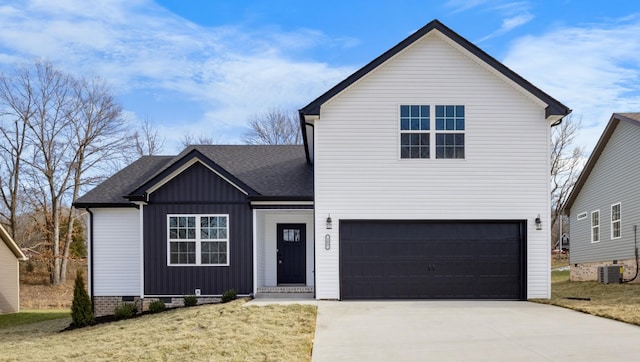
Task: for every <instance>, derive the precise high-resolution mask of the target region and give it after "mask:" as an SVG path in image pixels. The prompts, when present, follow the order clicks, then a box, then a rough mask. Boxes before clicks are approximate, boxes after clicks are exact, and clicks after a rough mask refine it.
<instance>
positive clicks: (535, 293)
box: [314, 33, 550, 299]
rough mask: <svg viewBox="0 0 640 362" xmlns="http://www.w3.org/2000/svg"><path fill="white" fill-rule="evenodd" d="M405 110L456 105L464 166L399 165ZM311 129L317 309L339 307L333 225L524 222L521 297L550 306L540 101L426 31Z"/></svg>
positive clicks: (546, 129)
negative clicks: (328, 224) (326, 302)
mask: <svg viewBox="0 0 640 362" xmlns="http://www.w3.org/2000/svg"><path fill="white" fill-rule="evenodd" d="M402 104H428V105H431V107H432V108H433V106H434V105H464V106H465V132H464V133H465V159H463V160H447V159H435V158H431V159H400V149H399V137H400V134H399V106H400V105H402ZM314 129H315V131H314V144H315V159H314V165H315V172H314V175H315V176H314V177H315V210H316V220H315V221H316V225H319V227H318V228H317V229H316V235H315V238H316V275H317V279H316V295H317V297H318V298H319V299H337V298H340V295H339V275H340V274H339V273H340V271H339V255H338V252H339V245H338V242H339V232H338V230H339V228H338V223H339V220H341V219H360V220H364V219H395V220H526V221H527V225H528V233H527V234H528V235H527V244H528V248H527V260H526V263H527V265H528V271H527V296H528V297H529V298H547V297H549V295H550V280H549V265H550V256H549V235H550V230H549V222H548V220H549V207H550V203H549V178H548V177H549V176H548V175H549V152H550V151H549V145H550V125H549V123H548V122H547V121H546V120H545V109H544V105H542V104H540V102H539V101H537V100H534V99H532V98H531V97H530V95H529V94H525V93H524V92H523V91H521V90H520V89H517V88H516V86H513V85H512V84H511V83H508V82H507V81H505V80H504V78H503V77H501V76H499V75H496V74H495V72H492V71H490V70H488V69H487V67H486V65H484V64H482V63H481V62H480V61H479V60H477V59H476V58H473V57H472V56H470V55H468V53H467V52H466V51H463V50H461V49H460V48H459V47H456V46H455V45H452V44H451V42H449V41H446V40H444V39H443V38H442V37H440V36H439V35H436V34H433V33H431V34H428V35H426V36H425V37H423V38H422V39H420V40H418V41H416V42H415V43H414V44H412V45H411V46H409V47H407V48H406V49H405V50H403V51H402V52H400V53H399V54H397V55H396V56H394V57H393V58H391V59H390V60H389V61H387V62H386V63H385V64H383V65H381V66H379V67H378V68H377V69H375V70H374V71H372V72H370V73H369V74H368V75H366V76H365V77H363V78H362V79H360V80H359V81H358V82H357V83H355V84H353V85H351V86H350V87H349V88H347V89H346V90H344V91H343V92H342V93H341V94H339V95H337V96H335V97H334V98H333V99H331V100H330V101H328V102H327V103H325V104H324V105H323V106H322V108H321V116H320V119H319V120H317V121H315V124H314ZM432 132H433V131H432ZM432 156H434V155H432ZM538 214H540V215H541V218H542V223H543V224H542V225H543V230H535V223H534V219H535V218H536V216H537V215H538ZM329 215H331V218H332V219H333V223H334V225H335V226H334V227H333V228H332V229H331V230H327V229H326V228H325V227H324V225H325V220H326V218H327V216H329ZM325 234H329V235H330V236H331V248H330V250H325V247H324V244H325V242H324V240H325Z"/></svg>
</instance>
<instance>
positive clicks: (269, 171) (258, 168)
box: [74, 145, 313, 207]
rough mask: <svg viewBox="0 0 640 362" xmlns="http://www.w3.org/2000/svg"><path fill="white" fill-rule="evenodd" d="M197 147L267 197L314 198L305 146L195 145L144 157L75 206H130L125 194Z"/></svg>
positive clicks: (84, 196)
mask: <svg viewBox="0 0 640 362" xmlns="http://www.w3.org/2000/svg"><path fill="white" fill-rule="evenodd" d="M193 150H197V151H198V152H200V153H201V154H202V155H204V156H205V157H207V158H209V159H210V160H211V161H213V162H214V163H215V164H217V165H218V166H220V167H221V168H223V169H224V170H226V171H227V172H229V173H230V174H232V175H233V176H235V177H236V178H237V179H239V180H240V181H242V182H243V183H244V184H246V185H247V186H249V187H251V188H252V189H253V190H255V191H256V192H258V193H259V194H260V196H264V197H276V198H277V197H308V198H311V197H313V168H312V166H311V165H309V164H308V163H307V162H306V157H305V153H304V146H302V145H281V146H271V145H195V146H189V147H187V148H186V149H185V150H184V151H183V152H181V153H180V154H179V155H177V156H144V157H141V158H140V159H138V160H137V161H135V162H134V163H132V164H130V165H129V166H127V167H125V168H124V169H122V170H121V171H119V172H118V173H116V174H115V175H113V176H111V177H110V178H108V179H107V180H105V181H104V182H103V183H101V184H99V185H98V186H96V187H95V188H94V189H92V190H91V191H89V192H87V193H86V194H85V195H83V196H82V197H80V198H78V199H77V200H76V201H75V203H74V205H75V206H76V207H89V206H94V207H95V206H118V205H129V204H130V203H129V200H127V199H126V198H125V197H124V196H126V195H129V194H130V193H131V192H133V191H134V190H136V189H137V188H138V187H140V186H142V185H143V184H145V183H147V182H149V181H151V180H153V179H154V177H156V176H157V175H159V174H160V173H162V171H164V170H166V169H167V168H169V167H170V166H171V165H173V164H174V163H175V162H177V161H179V160H180V159H182V158H184V157H185V156H187V155H188V154H189V153H190V152H192V151H193Z"/></svg>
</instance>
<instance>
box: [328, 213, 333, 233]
mask: <svg viewBox="0 0 640 362" xmlns="http://www.w3.org/2000/svg"><path fill="white" fill-rule="evenodd" d="M331 222H332V221H331V214H329V217H327V230H329V229H332V228H333V225H332V224H331Z"/></svg>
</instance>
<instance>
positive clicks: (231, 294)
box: [220, 289, 238, 303]
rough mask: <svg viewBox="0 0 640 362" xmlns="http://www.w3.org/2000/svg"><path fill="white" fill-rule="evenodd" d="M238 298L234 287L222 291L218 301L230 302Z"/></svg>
mask: <svg viewBox="0 0 640 362" xmlns="http://www.w3.org/2000/svg"><path fill="white" fill-rule="evenodd" d="M236 298H238V293H237V292H236V290H235V289H229V290H227V291H226V292H224V293H222V297H220V301H221V302H222V303H226V302H230V301H232V300H234V299H236Z"/></svg>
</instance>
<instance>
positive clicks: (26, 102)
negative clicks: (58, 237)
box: [0, 67, 35, 240]
mask: <svg viewBox="0 0 640 362" xmlns="http://www.w3.org/2000/svg"><path fill="white" fill-rule="evenodd" d="M29 81H30V79H29V77H28V71H27V69H26V68H24V67H22V68H19V69H17V70H16V72H15V73H14V74H12V75H5V74H0V161H1V162H2V164H1V166H0V197H1V198H2V203H3V206H4V207H3V208H2V209H3V210H6V211H5V212H0V215H1V216H2V218H3V219H4V220H5V223H6V224H8V226H9V233H10V234H11V237H12V238H14V240H17V239H16V235H17V233H18V231H17V228H18V220H17V218H18V207H19V198H18V193H19V191H20V171H21V168H22V153H23V152H24V147H25V135H26V128H27V121H28V120H29V119H30V118H31V117H32V116H33V115H34V112H35V106H34V95H33V93H32V92H33V89H32V87H31V86H30V84H29Z"/></svg>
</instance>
